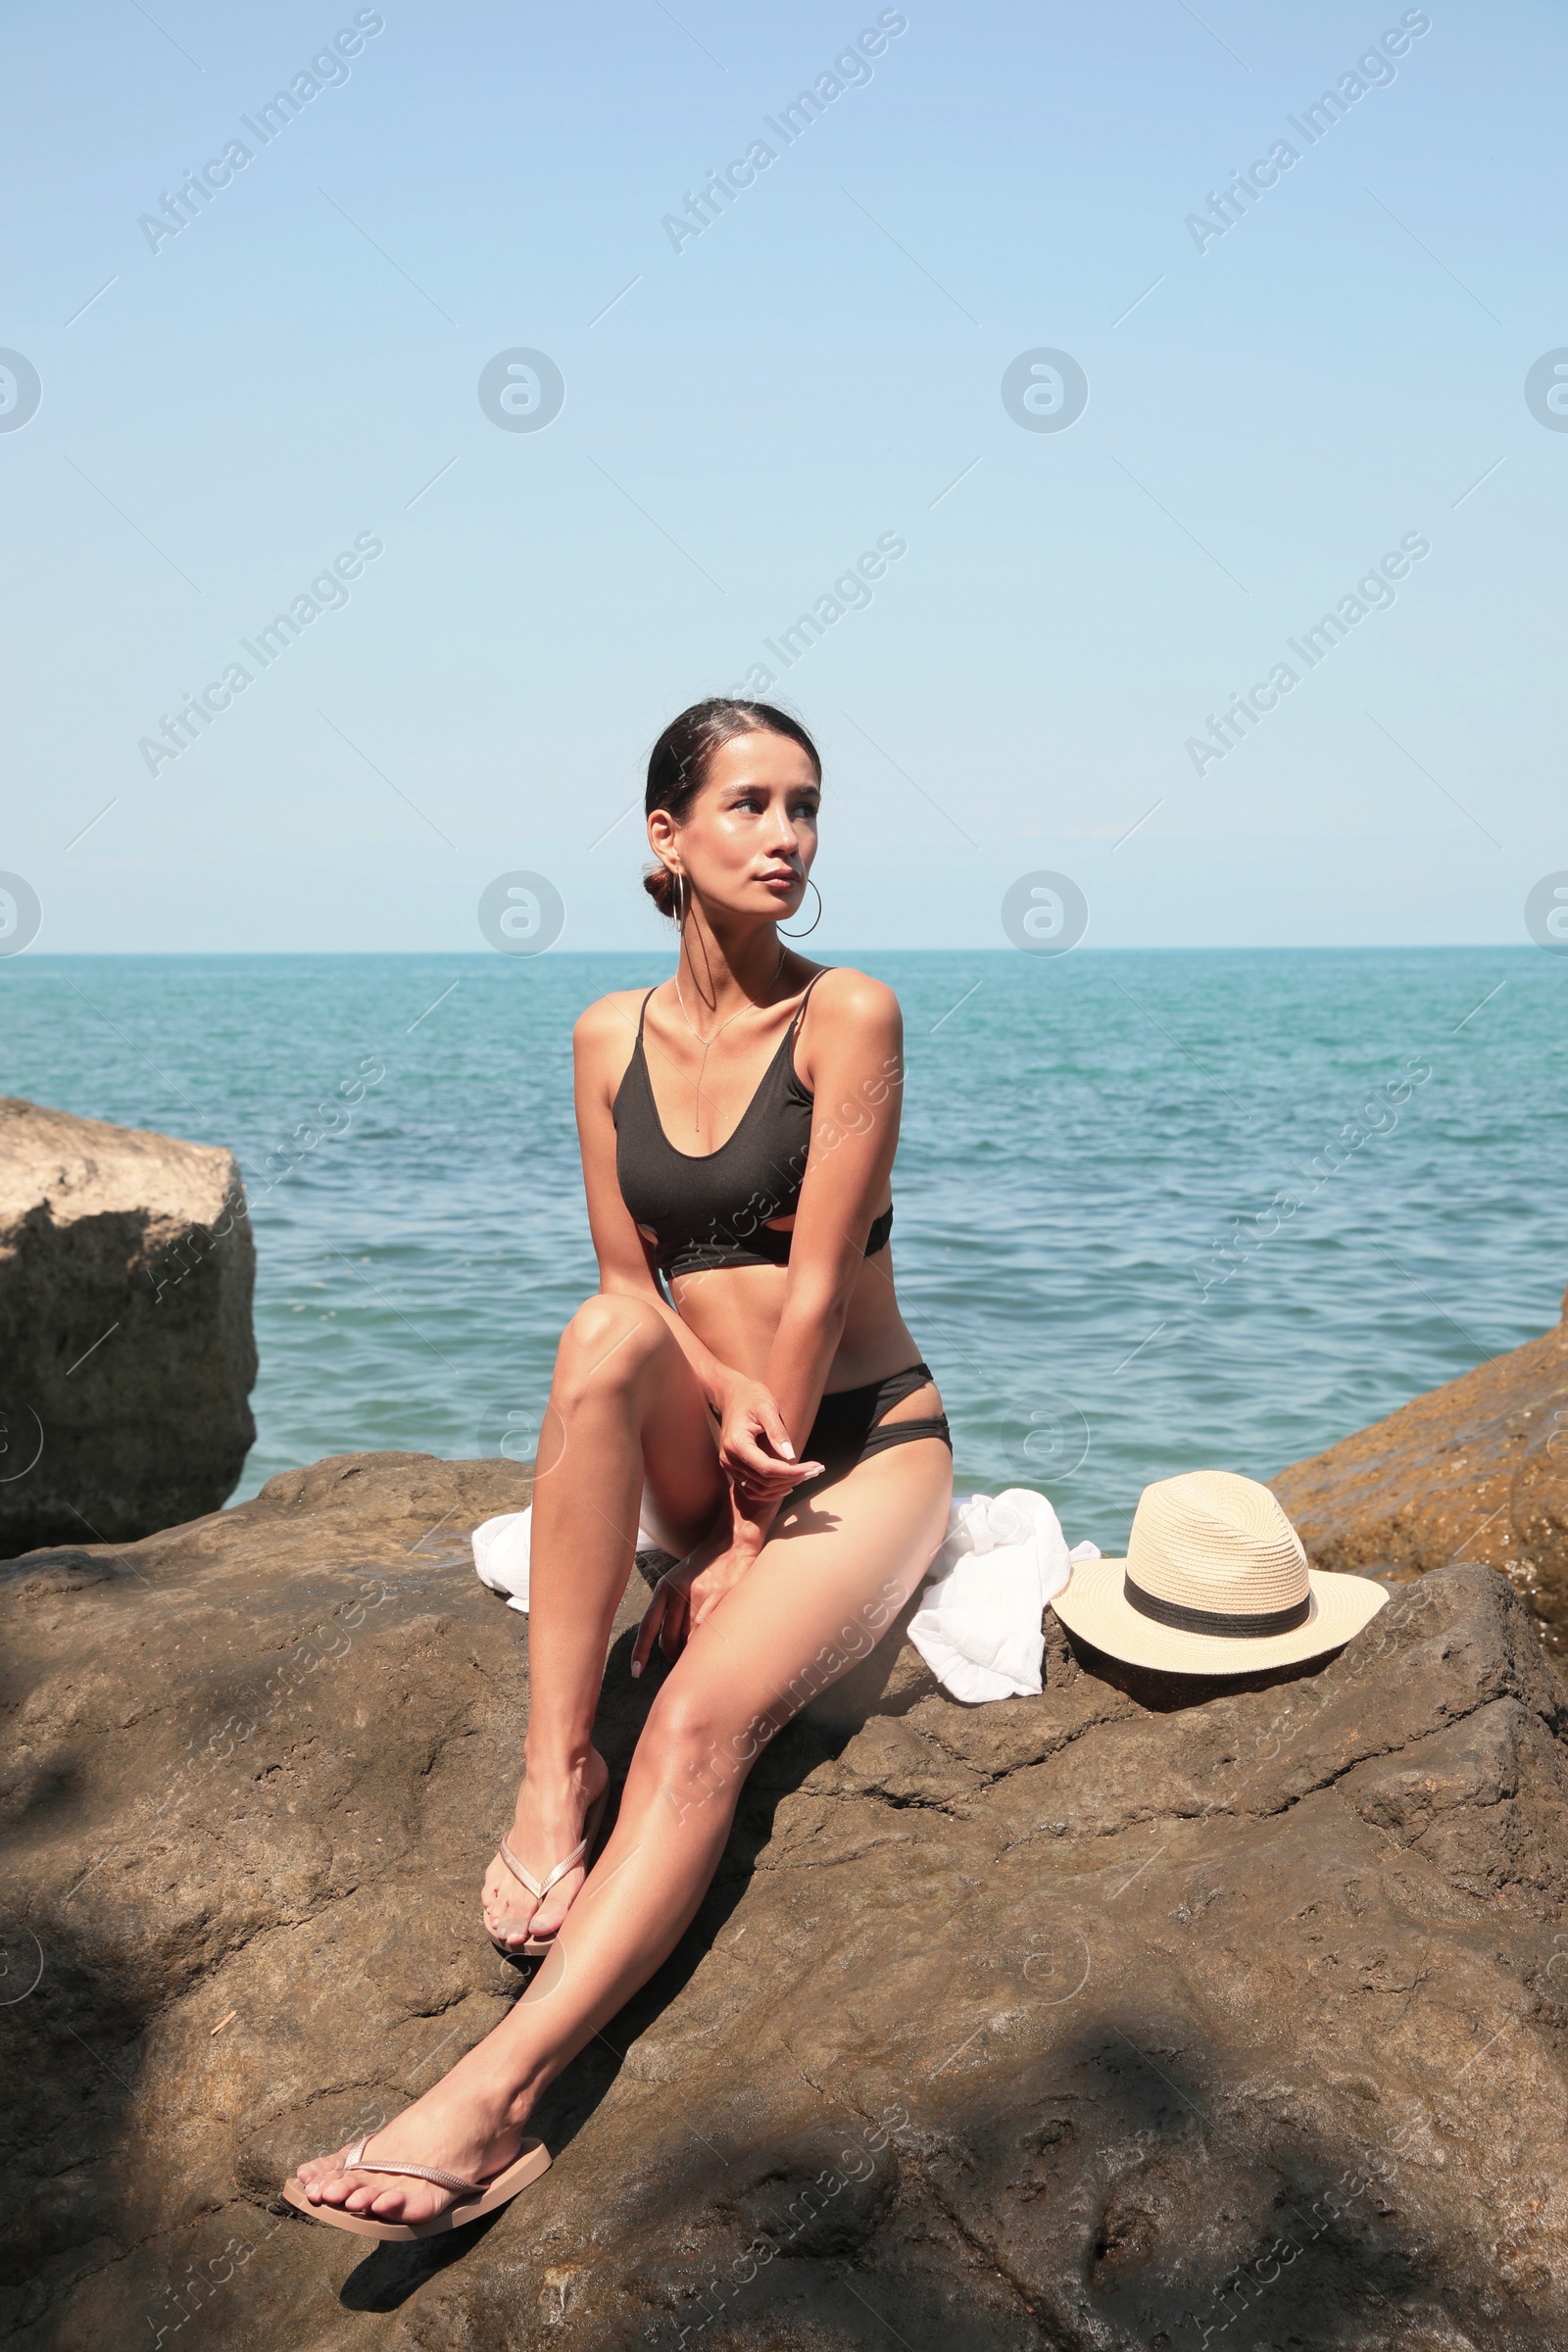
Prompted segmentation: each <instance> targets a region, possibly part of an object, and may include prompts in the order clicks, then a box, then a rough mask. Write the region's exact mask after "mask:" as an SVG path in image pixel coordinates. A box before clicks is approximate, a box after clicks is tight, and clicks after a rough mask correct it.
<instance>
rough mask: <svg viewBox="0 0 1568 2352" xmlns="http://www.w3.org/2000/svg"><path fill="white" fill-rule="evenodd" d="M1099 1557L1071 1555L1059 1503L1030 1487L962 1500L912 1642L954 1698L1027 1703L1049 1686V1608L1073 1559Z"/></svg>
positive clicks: (957, 1499)
mask: <svg viewBox="0 0 1568 2352" xmlns="http://www.w3.org/2000/svg"><path fill="white" fill-rule="evenodd" d="M1099 1556H1100V1554H1099V1552H1098V1550H1097V1549H1096V1547H1095V1545H1094V1544H1078V1545H1077V1546H1076V1547H1075V1548H1074V1549H1073V1550H1072V1551H1069V1550H1068V1549H1067V1539H1066V1538H1065V1536H1064V1535H1063V1534H1062V1532H1061V1522H1060V1520H1059V1519H1058V1518H1057V1517H1056V1514H1055V1512H1054V1510H1053V1509H1052V1507H1051V1504H1050V1503H1049V1502H1048V1501H1047V1500H1046V1497H1045V1496H1044V1495H1036V1494H1034V1493H1033V1492H1032V1491H1031V1490H1030V1489H1029V1488H1027V1487H1007V1488H1005V1490H1004V1491H1003V1493H1002V1494H1000V1495H955V1496H954V1499H953V1507H952V1509H951V1510H950V1512H949V1514H948V1534H947V1541H946V1542H945V1543H944V1544H943V1545H942V1548H941V1550H940V1551H939V1552H938V1553H937V1556H936V1558H935V1559H934V1560H933V1561H932V1563H931V1566H930V1569H929V1571H928V1572H927V1581H926V1587H925V1593H924V1597H923V1599H922V1601H921V1604H920V1606H919V1608H918V1609H917V1610H916V1611H915V1613H914V1615H913V1617H911V1618H910V1620H909V1640H910V1641H911V1642H913V1643H914V1646H915V1648H916V1649H917V1650H918V1651H919V1652H920V1655H921V1657H922V1658H924V1660H925V1662H926V1664H927V1665H928V1666H929V1667H930V1669H931V1671H932V1673H933V1674H934V1675H935V1676H936V1678H937V1680H938V1682H939V1683H940V1684H941V1685H942V1687H943V1689H944V1690H945V1691H952V1693H953V1695H954V1697H955V1698H961V1699H963V1700H964V1701H965V1702H966V1703H967V1704H969V1705H971V1706H973V1705H975V1704H977V1703H978V1702H979V1701H980V1700H982V1699H989V1698H1022V1697H1024V1696H1026V1695H1027V1694H1028V1693H1030V1692H1032V1691H1039V1690H1041V1689H1042V1688H1043V1687H1044V1686H1043V1684H1042V1681H1041V1675H1040V1666H1041V1660H1042V1658H1043V1656H1044V1654H1045V1634H1044V1630H1043V1626H1042V1619H1043V1617H1044V1615H1045V1609H1046V1604H1047V1602H1048V1601H1050V1600H1054V1598H1055V1596H1056V1594H1057V1593H1060V1592H1061V1591H1062V1590H1063V1589H1064V1587H1065V1586H1066V1583H1067V1580H1068V1578H1069V1577H1070V1576H1071V1574H1072V1563H1073V1561H1074V1560H1078V1559H1098V1558H1099Z"/></svg>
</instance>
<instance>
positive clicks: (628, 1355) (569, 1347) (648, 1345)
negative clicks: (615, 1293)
mask: <svg viewBox="0 0 1568 2352" xmlns="http://www.w3.org/2000/svg"><path fill="white" fill-rule="evenodd" d="M666 1344H668V1340H667V1334H666V1332H665V1330H664V1326H663V1324H662V1321H661V1320H660V1317H659V1316H658V1315H657V1314H656V1313H655V1311H654V1309H653V1308H652V1307H651V1306H644V1305H643V1304H642V1303H641V1302H640V1301H639V1300H638V1299H617V1298H614V1297H612V1296H610V1295H608V1294H607V1293H605V1292H600V1293H598V1294H597V1295H596V1296H595V1297H594V1298H592V1299H584V1300H583V1302H582V1304H581V1306H579V1307H578V1309H577V1312H576V1313H575V1314H574V1315H573V1316H572V1318H571V1321H570V1322H569V1323H568V1324H567V1325H566V1328H565V1330H564V1332H563V1333H562V1335H561V1345H560V1346H559V1348H557V1349H556V1379H555V1398H556V1402H557V1403H558V1404H566V1405H572V1404H580V1403H582V1402H584V1401H585V1400H586V1399H587V1398H588V1397H591V1396H593V1395H595V1394H598V1395H621V1394H624V1392H625V1391H626V1390H627V1389H629V1388H630V1387H631V1386H632V1385H633V1383H634V1382H635V1381H636V1380H637V1379H638V1377H639V1376H640V1374H641V1373H642V1372H643V1370H644V1369H645V1367H646V1366H647V1364H648V1363H649V1361H650V1360H651V1359H652V1357H653V1356H655V1355H657V1354H658V1352H659V1351H660V1349H661V1348H662V1347H664V1346H665V1345H666Z"/></svg>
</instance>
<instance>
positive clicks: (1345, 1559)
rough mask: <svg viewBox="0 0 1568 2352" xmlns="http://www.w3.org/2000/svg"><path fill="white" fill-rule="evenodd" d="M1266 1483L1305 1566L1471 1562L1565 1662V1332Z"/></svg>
mask: <svg viewBox="0 0 1568 2352" xmlns="http://www.w3.org/2000/svg"><path fill="white" fill-rule="evenodd" d="M1563 1307H1564V1313H1565V1316H1568V1298H1565V1299H1564V1300H1563ZM1269 1484H1270V1486H1271V1487H1272V1488H1273V1489H1274V1492H1275V1494H1276V1495H1278V1496H1279V1498H1280V1500H1281V1502H1282V1503H1283V1504H1284V1505H1285V1508H1286V1509H1287V1511H1289V1513H1290V1515H1291V1517H1292V1518H1293V1519H1294V1520H1295V1522H1296V1524H1297V1526H1298V1527H1299V1530H1300V1532H1301V1536H1302V1540H1303V1541H1304V1543H1305V1544H1306V1547H1307V1550H1308V1552H1309V1553H1310V1555H1311V1558H1312V1561H1313V1564H1314V1565H1315V1566H1316V1567H1319V1568H1350V1569H1361V1568H1368V1567H1373V1568H1378V1567H1395V1568H1397V1569H1399V1570H1401V1571H1403V1572H1406V1573H1410V1572H1415V1573H1420V1572H1424V1571H1426V1570H1428V1569H1432V1568H1441V1567H1444V1566H1446V1565H1447V1564H1448V1563H1449V1562H1455V1561H1477V1562H1479V1563H1480V1564H1481V1565H1482V1566H1483V1567H1487V1568H1495V1569H1497V1570H1498V1571H1500V1573H1501V1574H1502V1575H1504V1576H1505V1577H1507V1579H1508V1581H1509V1583H1510V1584H1511V1585H1513V1587H1514V1588H1515V1590H1516V1591H1517V1592H1519V1593H1522V1594H1523V1595H1524V1597H1525V1600H1526V1601H1527V1603H1528V1604H1529V1607H1530V1609H1531V1611H1532V1613H1533V1614H1534V1616H1535V1618H1536V1620H1537V1623H1538V1624H1539V1626H1540V1628H1541V1635H1542V1639H1543V1641H1544V1643H1545V1646H1546V1648H1547V1649H1548V1650H1551V1651H1552V1652H1554V1653H1555V1654H1556V1655H1557V1656H1559V1657H1565V1656H1568V1320H1565V1321H1563V1322H1560V1323H1558V1324H1557V1325H1556V1327H1555V1329H1554V1330H1551V1331H1548V1332H1545V1333H1544V1335H1543V1336H1542V1337H1541V1338H1540V1339H1539V1340H1527V1341H1526V1343H1525V1345H1524V1346H1523V1347H1522V1348H1510V1349H1509V1351H1508V1352H1507V1354H1505V1355H1495V1356H1493V1357H1492V1358H1491V1359H1490V1361H1489V1362H1487V1363H1484V1364H1478V1365H1477V1366H1476V1368H1475V1370H1474V1371H1473V1372H1466V1373H1464V1374H1463V1375H1462V1376H1461V1377H1460V1378H1459V1379H1458V1380H1449V1381H1446V1382H1445V1383H1444V1385H1443V1387H1442V1388H1441V1389H1432V1390H1430V1391H1429V1392H1428V1393H1427V1395H1426V1396H1424V1397H1415V1398H1414V1399H1413V1400H1412V1401H1411V1402H1410V1403H1409V1404H1403V1405H1401V1406H1400V1407H1399V1409H1398V1411H1397V1413H1391V1414H1390V1415H1389V1417H1388V1419H1387V1420H1386V1421H1376V1422H1374V1423H1373V1425H1372V1427H1371V1428H1370V1429H1363V1430H1359V1431H1357V1433H1356V1435H1355V1436H1354V1437H1351V1438H1345V1439H1342V1441H1341V1442H1340V1444H1339V1445H1337V1446H1330V1447H1329V1448H1328V1450H1327V1452H1325V1453H1318V1454H1314V1455H1313V1456H1312V1457H1311V1459H1310V1460H1308V1461H1304V1462H1293V1463H1292V1464H1291V1466H1290V1468H1289V1469H1288V1470H1282V1471H1281V1472H1280V1474H1279V1476H1278V1477H1277V1478H1273V1479H1270V1481H1269Z"/></svg>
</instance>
